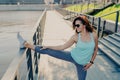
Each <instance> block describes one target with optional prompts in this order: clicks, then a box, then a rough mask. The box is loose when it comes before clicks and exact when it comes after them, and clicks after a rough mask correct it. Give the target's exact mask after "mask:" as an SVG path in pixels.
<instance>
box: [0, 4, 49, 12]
mask: <svg viewBox="0 0 120 80" xmlns="http://www.w3.org/2000/svg"><path fill="white" fill-rule="evenodd" d="M45 8H47V9H48V8H49V6H48V5H45V4H41V5H39V4H38V5H0V10H26V11H27V10H33V11H34V10H44V9H45Z"/></svg>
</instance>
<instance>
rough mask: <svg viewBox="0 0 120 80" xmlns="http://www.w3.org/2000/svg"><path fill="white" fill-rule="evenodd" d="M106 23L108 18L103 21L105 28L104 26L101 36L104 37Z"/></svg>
mask: <svg viewBox="0 0 120 80" xmlns="http://www.w3.org/2000/svg"><path fill="white" fill-rule="evenodd" d="M105 25H106V20H104V22H103V28H102V34H101V37H103V35H104V30H105Z"/></svg>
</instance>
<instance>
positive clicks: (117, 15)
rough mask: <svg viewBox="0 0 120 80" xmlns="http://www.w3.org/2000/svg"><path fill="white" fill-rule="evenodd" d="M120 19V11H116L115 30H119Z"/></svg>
mask: <svg viewBox="0 0 120 80" xmlns="http://www.w3.org/2000/svg"><path fill="white" fill-rule="evenodd" d="M118 20H119V11H117V12H116V22H115V32H117V29H118Z"/></svg>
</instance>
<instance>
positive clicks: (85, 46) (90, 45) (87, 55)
mask: <svg viewBox="0 0 120 80" xmlns="http://www.w3.org/2000/svg"><path fill="white" fill-rule="evenodd" d="M94 47H95V42H94V37H93V34H92V33H90V41H89V42H83V41H82V40H81V36H80V33H79V34H78V42H77V44H76V46H75V48H73V49H72V50H71V56H72V58H73V59H74V60H75V61H76V62H77V63H78V64H80V65H86V64H87V63H89V62H90V60H91V58H92V55H93V53H94Z"/></svg>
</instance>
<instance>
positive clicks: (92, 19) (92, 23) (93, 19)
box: [92, 17, 94, 25]
mask: <svg viewBox="0 0 120 80" xmlns="http://www.w3.org/2000/svg"><path fill="white" fill-rule="evenodd" d="M92 25H94V17H93V18H92Z"/></svg>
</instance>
